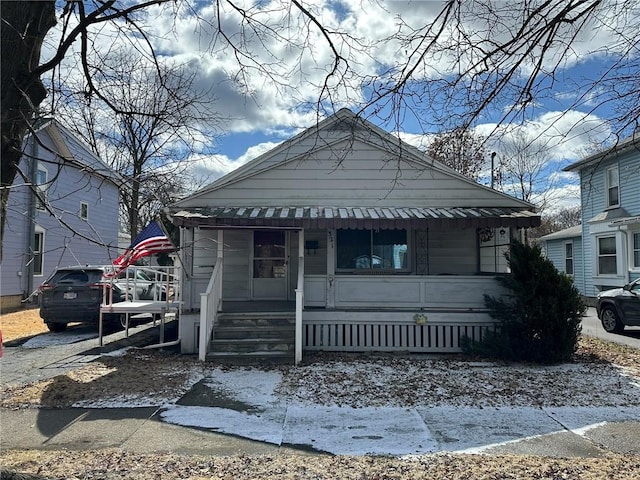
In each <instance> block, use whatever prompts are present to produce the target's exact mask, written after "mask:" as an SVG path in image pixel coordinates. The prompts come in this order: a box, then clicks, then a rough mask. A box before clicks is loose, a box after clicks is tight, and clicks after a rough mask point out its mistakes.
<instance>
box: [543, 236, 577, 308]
mask: <svg viewBox="0 0 640 480" xmlns="http://www.w3.org/2000/svg"><path fill="white" fill-rule="evenodd" d="M567 242H571V243H572V244H573V274H572V275H571V277H572V278H573V284H574V285H575V286H576V288H577V289H578V291H579V292H580V293H581V294H583V295H586V286H585V281H584V262H583V249H582V238H581V237H567V238H558V239H553V240H547V241H546V242H545V243H546V256H547V258H548V259H549V260H550V261H551V262H552V263H553V265H554V266H555V267H556V268H557V269H558V271H559V272H563V273H568V272H566V264H565V244H566V243H567Z"/></svg>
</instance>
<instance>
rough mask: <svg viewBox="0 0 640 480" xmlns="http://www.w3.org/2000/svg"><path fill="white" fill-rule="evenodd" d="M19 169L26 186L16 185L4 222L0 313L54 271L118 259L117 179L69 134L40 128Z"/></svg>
mask: <svg viewBox="0 0 640 480" xmlns="http://www.w3.org/2000/svg"><path fill="white" fill-rule="evenodd" d="M19 168H20V170H21V172H22V173H23V175H24V178H23V177H22V176H21V175H20V174H18V175H17V176H16V178H15V180H14V182H13V185H12V187H11V193H10V194H9V202H8V205H7V218H6V220H5V232H4V241H3V252H2V265H1V273H0V275H1V286H2V291H1V295H2V309H3V310H4V311H6V310H9V309H12V308H17V307H19V306H20V304H21V301H22V300H24V299H25V298H27V297H28V296H29V295H30V294H31V293H32V292H33V291H34V290H36V289H37V288H38V286H39V285H40V284H41V283H42V282H43V281H44V280H46V279H47V277H48V276H49V275H50V274H51V273H52V272H53V270H54V269H55V268H56V267H57V266H68V265H83V264H93V265H95V264H109V263H111V261H112V259H113V258H116V257H117V256H118V250H117V247H118V203H119V188H118V184H119V177H118V175H117V174H116V172H114V171H113V170H112V169H111V168H110V167H108V166H107V165H106V164H105V163H104V162H102V161H101V160H100V159H99V158H98V157H97V156H96V155H95V154H93V153H92V152H91V151H90V149H89V148H88V147H87V146H86V145H84V144H83V143H82V142H81V141H80V140H79V139H78V138H77V137H75V136H74V135H73V134H72V133H71V132H70V131H69V130H68V129H67V128H65V127H64V126H62V125H61V124H60V123H59V122H58V121H57V120H55V119H48V120H45V121H43V122H41V123H40V126H39V127H38V128H37V130H36V132H35V134H31V135H29V136H28V138H27V139H26V141H25V146H24V155H23V157H22V159H21V161H20V165H19ZM29 184H33V185H34V186H35V188H33V189H32V188H31V187H30V185H29ZM36 193H37V194H36Z"/></svg>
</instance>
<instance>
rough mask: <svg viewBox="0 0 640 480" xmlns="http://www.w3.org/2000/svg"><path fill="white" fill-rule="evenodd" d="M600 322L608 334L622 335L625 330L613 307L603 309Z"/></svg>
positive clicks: (608, 306)
mask: <svg viewBox="0 0 640 480" xmlns="http://www.w3.org/2000/svg"><path fill="white" fill-rule="evenodd" d="M600 321H601V322H602V328H604V330H605V331H606V332H609V333H620V332H621V331H622V330H624V325H623V324H622V322H621V321H620V319H619V318H618V314H617V312H616V309H615V308H614V307H613V306H611V305H607V306H605V307H602V313H601V314H600Z"/></svg>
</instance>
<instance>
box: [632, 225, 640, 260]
mask: <svg viewBox="0 0 640 480" xmlns="http://www.w3.org/2000/svg"><path fill="white" fill-rule="evenodd" d="M633 268H640V233H634V234H633Z"/></svg>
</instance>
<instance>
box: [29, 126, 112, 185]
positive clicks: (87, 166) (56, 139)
mask: <svg viewBox="0 0 640 480" xmlns="http://www.w3.org/2000/svg"><path fill="white" fill-rule="evenodd" d="M42 131H44V132H46V133H47V135H49V137H50V138H51V141H52V142H53V144H54V145H55V147H56V150H57V151H56V152H55V153H56V154H57V155H58V156H59V157H60V158H62V159H63V160H64V162H65V164H66V165H71V166H73V167H76V168H79V169H81V170H85V171H86V172H87V173H90V174H93V175H97V176H99V177H101V178H104V179H106V180H109V181H111V182H113V183H115V184H117V185H119V184H121V183H122V180H123V179H122V176H121V175H120V174H118V173H117V172H116V171H115V170H113V169H112V168H111V167H110V166H109V165H107V164H106V163H105V162H104V161H103V160H102V159H101V158H100V157H98V156H97V155H96V154H95V153H93V152H92V151H91V149H90V148H89V147H88V146H87V145H86V144H85V143H84V142H83V141H82V140H80V139H79V138H78V137H77V136H76V135H75V134H74V133H73V132H71V130H69V129H68V128H67V127H65V126H64V125H62V123H60V122H59V121H58V120H56V119H55V118H45V119H41V120H39V121H38V122H36V129H35V132H36V134H37V133H39V132H42ZM29 136H32V135H29Z"/></svg>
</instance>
